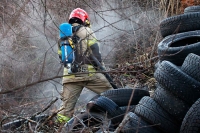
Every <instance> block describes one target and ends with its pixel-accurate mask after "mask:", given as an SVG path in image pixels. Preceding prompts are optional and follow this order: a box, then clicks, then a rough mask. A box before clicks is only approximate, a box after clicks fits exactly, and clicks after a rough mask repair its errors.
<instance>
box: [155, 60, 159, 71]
mask: <svg viewBox="0 0 200 133" xmlns="http://www.w3.org/2000/svg"><path fill="white" fill-rule="evenodd" d="M159 66H160V61H158V62H156V64H155V65H154V70H156V69H157V68H158V67H159Z"/></svg>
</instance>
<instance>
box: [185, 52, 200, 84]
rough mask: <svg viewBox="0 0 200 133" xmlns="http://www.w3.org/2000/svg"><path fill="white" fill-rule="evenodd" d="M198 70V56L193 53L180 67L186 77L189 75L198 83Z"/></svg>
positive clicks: (199, 61)
mask: <svg viewBox="0 0 200 133" xmlns="http://www.w3.org/2000/svg"><path fill="white" fill-rule="evenodd" d="M199 68H200V56H198V55H196V54H193V53H191V54H189V55H188V56H187V57H186V59H185V61H184V62H183V65H182V66H181V69H182V70H183V71H184V72H185V73H187V74H188V75H190V76H191V77H193V78H194V79H196V80H197V81H199V82H200V71H199Z"/></svg>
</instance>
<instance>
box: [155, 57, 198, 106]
mask: <svg viewBox="0 0 200 133" xmlns="http://www.w3.org/2000/svg"><path fill="white" fill-rule="evenodd" d="M154 77H155V79H156V80H157V82H158V83H159V84H160V85H161V86H163V87H164V88H165V89H166V90H168V91H169V92H170V93H173V94H174V95H175V96H176V97H177V98H180V99H182V100H183V101H185V102H186V103H187V104H188V105H189V106H191V105H192V104H193V103H194V102H195V101H196V100H197V99H198V98H199V96H200V82H198V81H196V80H195V79H193V78H192V77H190V76H189V75H187V74H186V73H184V72H183V71H182V70H181V69H180V68H178V67H177V66H176V65H174V64H172V63H171V62H169V61H163V62H162V63H161V65H160V66H159V67H158V68H157V69H156V71H155V72H154Z"/></svg>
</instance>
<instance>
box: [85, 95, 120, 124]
mask: <svg viewBox="0 0 200 133" xmlns="http://www.w3.org/2000/svg"><path fill="white" fill-rule="evenodd" d="M86 109H87V110H88V111H89V112H96V113H104V114H106V115H108V118H111V120H112V122H113V123H115V124H119V123H120V122H121V121H122V119H123V116H124V114H123V111H122V110H121V109H120V107H119V106H118V105H117V104H116V103H115V102H113V101H112V100H111V99H109V98H107V97H105V96H100V97H98V98H96V99H94V100H92V101H89V102H88V103H87V105H86Z"/></svg>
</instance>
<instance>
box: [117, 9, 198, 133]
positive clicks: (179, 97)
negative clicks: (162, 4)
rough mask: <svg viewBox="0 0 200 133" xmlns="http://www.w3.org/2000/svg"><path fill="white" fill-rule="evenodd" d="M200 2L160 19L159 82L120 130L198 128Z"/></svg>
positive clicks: (171, 132)
mask: <svg viewBox="0 0 200 133" xmlns="http://www.w3.org/2000/svg"><path fill="white" fill-rule="evenodd" d="M199 11H200V6H191V7H187V8H185V11H184V14H181V15H177V16H173V17H169V18H167V19H164V20H163V21H162V22H161V23H160V30H161V35H162V36H163V37H164V39H163V40H162V41H161V42H160V43H159V44H158V55H159V57H160V58H159V59H160V60H159V62H158V63H157V64H156V70H155V72H154V77H155V79H156V80H157V82H158V86H157V89H156V90H155V92H154V95H153V96H152V97H147V96H145V97H143V98H142V99H141V100H140V101H139V104H138V105H137V106H136V107H135V112H134V113H132V112H129V113H128V114H127V115H126V117H125V118H124V120H123V121H122V123H121V124H120V126H122V129H121V132H123V133H134V132H137V133H156V132H160V133H179V132H180V133H199V132H200V108H199V107H200V99H199V98H200V56H199V55H200V12H199Z"/></svg>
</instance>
